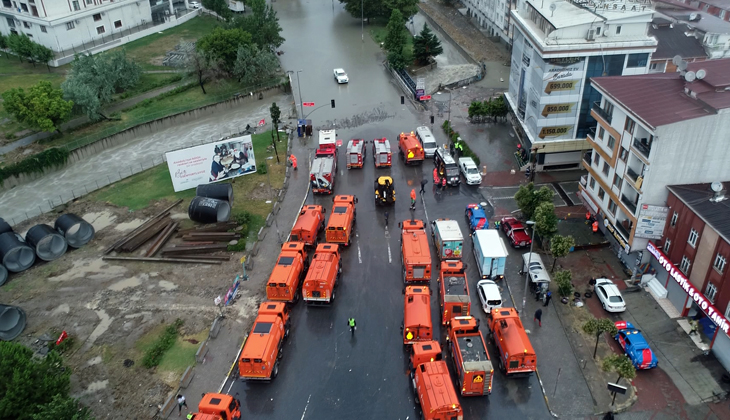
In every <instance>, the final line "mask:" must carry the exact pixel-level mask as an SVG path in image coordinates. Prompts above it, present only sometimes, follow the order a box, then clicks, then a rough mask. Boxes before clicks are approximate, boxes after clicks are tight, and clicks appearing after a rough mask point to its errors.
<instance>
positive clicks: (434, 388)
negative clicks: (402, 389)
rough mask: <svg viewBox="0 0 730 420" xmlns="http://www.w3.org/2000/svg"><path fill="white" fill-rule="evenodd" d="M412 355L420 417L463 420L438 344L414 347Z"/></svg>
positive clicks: (427, 342)
mask: <svg viewBox="0 0 730 420" xmlns="http://www.w3.org/2000/svg"><path fill="white" fill-rule="evenodd" d="M411 347H412V352H411V359H410V366H411V385H412V386H413V392H414V393H415V394H416V403H417V404H418V405H419V410H420V414H421V417H420V418H423V419H427V420H463V418H464V416H463V411H462V409H461V405H460V404H459V397H458V396H457V395H456V391H455V390H454V385H453V382H452V381H451V377H450V376H449V368H448V366H446V362H444V361H443V360H442V358H441V346H439V343H438V342H436V341H423V342H419V343H414V344H413V346H411Z"/></svg>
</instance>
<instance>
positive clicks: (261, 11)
mask: <svg viewBox="0 0 730 420" xmlns="http://www.w3.org/2000/svg"><path fill="white" fill-rule="evenodd" d="M246 6H248V7H249V9H250V10H251V13H249V14H246V15H244V16H239V17H236V18H235V19H233V21H232V22H231V24H230V25H229V26H230V27H232V28H239V29H241V30H243V31H245V32H248V33H249V34H251V41H252V42H253V43H254V44H256V45H257V46H258V47H259V48H260V49H262V50H270V51H273V50H275V49H276V48H279V47H280V46H281V44H283V43H284V38H283V37H282V36H281V25H279V18H278V17H277V16H276V10H274V9H273V8H272V7H271V6H270V5H268V4H266V0H248V1H247V2H246Z"/></svg>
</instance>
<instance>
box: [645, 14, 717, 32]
mask: <svg viewBox="0 0 730 420" xmlns="http://www.w3.org/2000/svg"><path fill="white" fill-rule="evenodd" d="M662 14H664V15H666V16H668V17H670V18H674V19H676V20H678V21H681V22H684V23H686V24H688V25H690V26H692V27H693V28H696V29H699V30H700V31H702V32H705V33H708V32H709V33H713V34H728V33H730V22H726V21H724V20H722V19H720V18H719V17H717V16H713V15H711V14H709V13H706V12H701V11H699V10H670V9H662V11H661V13H659V12H657V14H656V16H659V17H661V15H662ZM692 14H695V15H696V18H695V20H690V19H689V18H690V16H691V15H692Z"/></svg>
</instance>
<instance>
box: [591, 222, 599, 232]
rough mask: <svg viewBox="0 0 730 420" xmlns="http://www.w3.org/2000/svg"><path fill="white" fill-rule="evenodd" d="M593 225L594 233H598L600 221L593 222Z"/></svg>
mask: <svg viewBox="0 0 730 420" xmlns="http://www.w3.org/2000/svg"><path fill="white" fill-rule="evenodd" d="M591 226H592V228H593V233H597V232H598V221H595V222H593V224H592V225H591Z"/></svg>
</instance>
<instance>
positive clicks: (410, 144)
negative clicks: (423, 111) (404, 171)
mask: <svg viewBox="0 0 730 420" xmlns="http://www.w3.org/2000/svg"><path fill="white" fill-rule="evenodd" d="M398 154H400V157H401V159H403V162H405V164H406V165H420V164H422V163H423V159H424V157H425V155H424V153H423V147H422V146H421V143H419V142H418V139H417V138H416V135H415V134H413V132H412V131H411V132H410V133H400V135H398Z"/></svg>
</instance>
